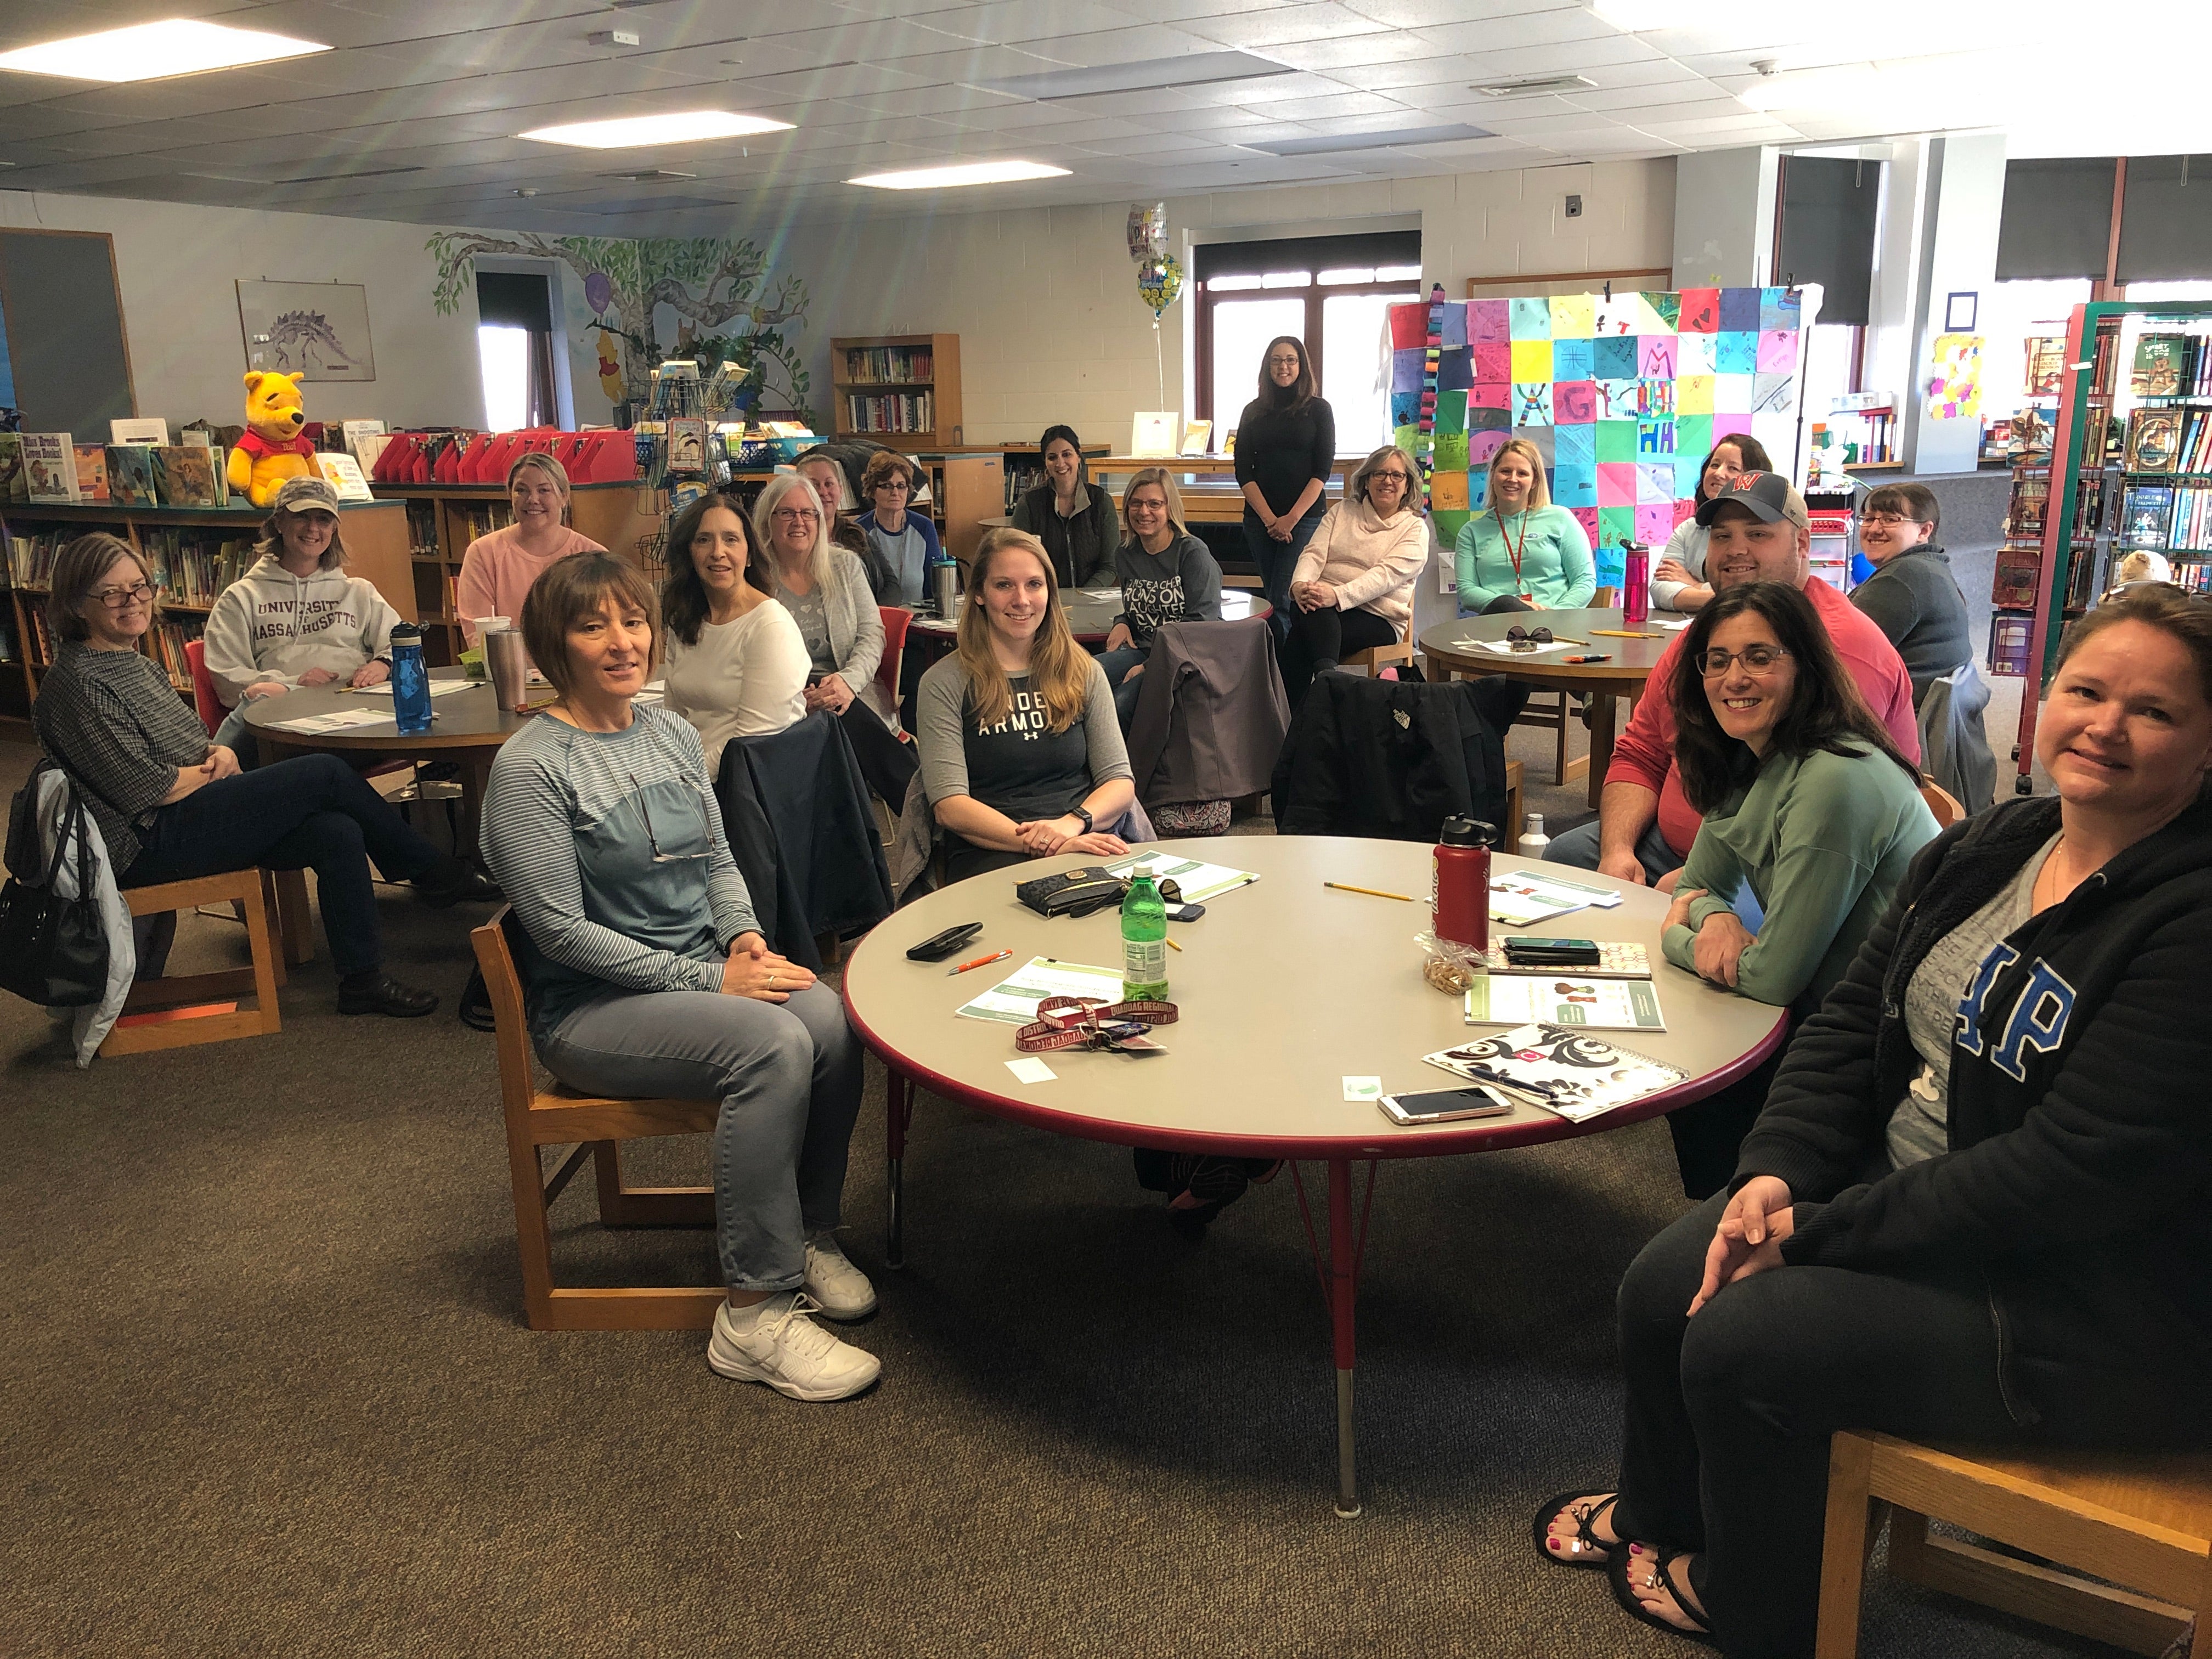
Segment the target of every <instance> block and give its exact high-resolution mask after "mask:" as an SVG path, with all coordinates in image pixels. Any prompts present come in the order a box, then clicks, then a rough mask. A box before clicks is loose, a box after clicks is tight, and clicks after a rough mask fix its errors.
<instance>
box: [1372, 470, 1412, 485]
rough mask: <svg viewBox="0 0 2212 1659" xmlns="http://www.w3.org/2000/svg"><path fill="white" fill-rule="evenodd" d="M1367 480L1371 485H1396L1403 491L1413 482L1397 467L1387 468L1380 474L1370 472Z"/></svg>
mask: <svg viewBox="0 0 2212 1659" xmlns="http://www.w3.org/2000/svg"><path fill="white" fill-rule="evenodd" d="M1367 480H1368V482H1369V483H1370V484H1395V485H1397V486H1398V488H1399V489H1404V488H1405V487H1406V486H1407V484H1409V483H1413V480H1412V479H1411V478H1409V477H1407V476H1406V475H1405V474H1404V473H1403V472H1401V471H1398V469H1397V468H1395V467H1385V468H1383V470H1382V471H1379V472H1370V473H1369V474H1368V475H1367Z"/></svg>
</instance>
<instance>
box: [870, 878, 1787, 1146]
mask: <svg viewBox="0 0 2212 1659" xmlns="http://www.w3.org/2000/svg"><path fill="white" fill-rule="evenodd" d="M1156 845H1157V846H1158V848H1159V850H1162V851H1170V852H1175V853H1178V854H1182V855H1184V856H1187V857H1190V858H1196V859H1202V860H1206V861H1207V862H1209V863H1212V864H1218V865H1228V866H1234V867H1236V868H1238V869H1243V870H1250V871H1255V872H1258V873H1259V874H1260V876H1261V880H1259V881H1258V882H1256V883H1255V884H1251V885H1249V886H1247V887H1243V888H1239V889H1237V890H1233V891H1231V892H1228V893H1225V894H1222V895H1220V896H1218V897H1215V898H1213V899H1211V900H1209V901H1208V902H1206V914H1205V915H1204V916H1202V917H1201V918H1200V919H1199V920H1198V921H1194V922H1190V923H1188V924H1185V923H1178V922H1170V923H1169V924H1168V929H1169V936H1170V938H1172V939H1174V940H1175V941H1176V943H1177V944H1179V945H1182V947H1183V948H1182V951H1170V952H1169V955H1168V978H1169V990H1168V995H1169V998H1170V1000H1172V1001H1174V1002H1175V1003H1176V1005H1177V1006H1178V1008H1179V1009H1180V1011H1181V1019H1180V1022H1179V1023H1178V1024H1174V1025H1170V1026H1163V1027H1161V1028H1160V1029H1159V1030H1158V1032H1157V1033H1156V1035H1157V1036H1158V1039H1159V1041H1160V1042H1162V1043H1163V1044H1164V1045H1165V1046H1166V1048H1167V1049H1168V1051H1169V1052H1168V1053H1167V1054H1164V1055H1156V1056H1153V1057H1151V1058H1148V1059H1136V1058H1131V1057H1128V1056H1125V1055H1120V1054H1100V1053H1093V1052H1091V1051H1089V1050H1086V1049H1082V1048H1063V1049H1059V1050H1056V1051H1054V1052H1052V1053H1049V1054H1043V1055H1041V1056H1039V1058H1041V1059H1042V1060H1044V1062H1045V1063H1046V1065H1048V1066H1049V1067H1051V1069H1052V1071H1053V1072H1054V1074H1055V1079H1056V1080H1054V1081H1052V1082H1048V1083H1037V1084H1025V1083H1022V1082H1019V1081H1018V1080H1017V1079H1016V1078H1015V1077H1014V1075H1013V1073H1012V1072H1010V1071H1009V1070H1008V1069H1007V1065H1006V1062H1007V1061H1009V1060H1017V1059H1019V1058H1021V1057H1022V1056H1021V1055H1020V1054H1019V1052H1018V1050H1017V1049H1016V1048H1015V1046H1014V1031H1015V1028H1014V1027H1013V1026H1012V1025H1006V1024H993V1023H990V1022H987V1021H982V1020H975V1019H964V1018H957V1017H956V1015H955V1013H954V1010H956V1009H957V1008H958V1007H960V1006H962V1005H963V1003H966V1002H967V1001H969V1000H971V999H972V998H974V997H975V995H976V994H978V993H979V992H981V991H984V990H986V989H987V988H989V987H991V986H992V985H994V984H995V983H997V982H998V981H1000V980H1002V979H1005V978H1006V977H1008V976H1009V975H1011V973H1012V970H1014V969H1017V968H1019V967H1020V966H1021V965H1022V964H1023V963H1026V962H1027V961H1029V960H1030V957H1036V956H1049V957H1056V958H1058V959H1059V960H1060V961H1063V962H1071V963H1086V964H1089V965H1091V966H1095V967H1100V968H1114V967H1117V966H1118V965H1119V963H1120V962H1121V924H1120V918H1119V915H1118V913H1117V912H1115V911H1114V910H1111V909H1109V910H1104V911H1101V912H1099V913H1098V914H1097V915H1091V916H1088V917H1085V918H1082V919H1079V920H1077V919H1071V918H1068V917H1060V918H1057V919H1048V918H1046V917H1043V916H1040V915H1036V913H1035V912H1034V911H1031V910H1030V909H1028V908H1025V907H1024V906H1023V905H1022V904H1021V903H1020V902H1018V900H1016V898H1015V897H1014V892H1013V890H1014V884H1015V883H1016V882H1017V881H1021V880H1026V879H1028V878H1030V877H1032V876H1038V875H1044V874H1048V873H1050V872H1054V871H1058V870H1064V869H1072V868H1073V867H1075V866H1078V865H1079V864H1085V863H1097V862H1099V860H1089V859H1073V858H1062V859H1045V860H1035V861H1033V862H1032V863H1030V864H1028V865H1025V866H1021V867H1020V868H1018V869H1016V870H1009V871H1003V872H997V873H994V874H992V875H987V876H978V877H976V878H973V879H971V880H969V881H965V882H962V883H960V884H957V885H955V886H953V887H951V888H948V889H946V890H945V891H943V892H940V893H934V894H932V895H930V896H928V897H927V898H924V899H921V900H920V901H918V902H915V903H913V904H910V905H908V906H907V907H906V908H903V909H902V910H898V911H896V912H895V913H893V915H890V917H889V918H888V919H886V920H885V921H883V922H882V923H881V924H879V925H878V927H876V929H875V930H874V931H873V932H872V933H870V934H869V935H868V936H867V938H866V939H864V940H863V941H861V943H860V946H859V948H858V949H857V950H856V951H854V954H853V957H852V960H851V962H850V963H848V965H847V967H846V969H845V981H844V984H845V1001H846V1006H847V1009H848V1012H850V1013H851V1015H852V1018H853V1022H854V1029H856V1030H858V1031H859V1032H860V1035H861V1036H862V1037H863V1038H864V1039H865V1040H866V1042H868V1044H869V1046H870V1047H871V1048H874V1049H875V1050H876V1052H877V1053H878V1054H881V1055H883V1056H884V1058H885V1059H886V1060H889V1061H891V1062H893V1063H895V1064H896V1065H897V1066H899V1067H900V1069H901V1070H902V1071H903V1072H904V1073H906V1074H907V1075H908V1076H909V1077H911V1078H913V1079H915V1080H916V1081H917V1082H919V1083H920V1084H921V1086H923V1087H925V1088H927V1089H929V1090H931V1091H933V1092H935V1093H938V1094H941V1095H944V1096H945V1097H948V1098H951V1099H953V1100H957V1101H958V1102H961V1103H963V1104H968V1105H972V1106H975V1107H978V1108H980V1109H983V1110H987V1111H990V1112H994V1113H997V1114H999V1115H1002V1116H1006V1117H1012V1118H1015V1119H1018V1120H1020V1121H1026V1122H1031V1123H1035V1124H1036V1125H1038V1126H1040V1127H1046V1128H1049V1129H1053V1130H1054V1131H1056V1132H1058V1133H1065V1134H1072V1135H1077V1136H1080V1137H1083V1138H1085V1139H1095V1140H1106V1141H1112V1142H1115V1143H1117V1144H1121V1145H1128V1146H1137V1145H1143V1146H1172V1147H1180V1148H1182V1149H1185V1150H1207V1151H1213V1152H1227V1153H1237V1154H1241V1155H1243V1156H1249V1157H1299V1158H1408V1157H1424V1156H1429V1155H1432V1154H1437V1153H1448V1152H1477V1151H1480V1150H1483V1149H1485V1148H1489V1147H1498V1146H1528V1145H1532V1144H1534V1143H1537V1142H1541V1141H1547V1140H1557V1139H1565V1138H1567V1137H1569V1136H1572V1135H1577V1134H1588V1133H1596V1132H1598V1131H1600V1130H1603V1129H1607V1128H1612V1127H1617V1126H1619V1125H1621V1124H1624V1123H1631V1122H1635V1121H1640V1120H1641V1119H1644V1118H1647V1117H1650V1116H1654V1115H1657V1114H1659V1113H1661V1112H1664V1111H1667V1110H1668V1109H1672V1108H1673V1107H1674V1106H1680V1105H1686V1104H1687V1103H1690V1102H1692V1101H1693V1100H1698V1099H1701V1098H1703V1097H1705V1095H1707V1094H1710V1093H1711V1092H1712V1091H1714V1090H1715V1089H1717V1088H1718V1087H1720V1086H1721V1085H1723V1084H1724V1083H1727V1082H1729V1081H1731V1080H1732V1079H1735V1077H1737V1076H1740V1075H1741V1074H1742V1073H1745V1072H1747V1071H1748V1070H1750V1069H1751V1068H1752V1067H1753V1066H1755V1065H1757V1064H1758V1063H1759V1061H1760V1060H1764V1059H1765V1057H1766V1055H1767V1054H1768V1053H1769V1052H1771V1048H1772V1047H1773V1045H1774V1044H1775V1043H1776V1042H1779V1041H1780V1040H1781V1036H1782V1032H1783V1029H1784V1010H1782V1009H1779V1008H1772V1007H1769V1006H1765V1004H1763V1003H1757V1002H1753V1001H1751V1000H1748V999H1746V998H1743V997H1740V996H1737V995H1735V994H1734V993H1732V992H1729V991H1723V990H1721V989H1718V988H1717V987H1713V986H1710V985H1707V984H1705V983H1704V982H1703V981H1700V980H1699V979H1698V978H1697V976H1696V975H1692V974H1688V973H1685V972H1684V971H1682V970H1681V969H1678V968H1675V967H1673V966H1671V965H1669V964H1668V963H1666V962H1665V960H1664V959H1663V958H1662V956H1661V954H1660V950H1659V934H1660V923H1661V920H1662V918H1663V917H1664V915H1666V910H1667V903H1668V901H1667V900H1666V898H1665V897H1664V896H1661V895H1659V894H1656V893H1653V892H1651V891H1650V890H1649V889H1646V888H1641V887H1628V888H1626V889H1624V890H1623V892H1622V898H1621V902H1620V904H1619V905H1618V906H1617V907H1614V908H1607V909H1595V908H1594V909H1584V910H1578V911H1576V912H1574V913H1572V914H1571V915H1565V916H1561V917H1559V918H1558V919H1556V920H1555V921H1550V922H1546V923H1543V924H1540V925H1539V926H1537V927H1532V928H1529V929H1527V930H1525V931H1527V932H1530V933H1548V934H1559V935H1565V936H1568V937H1573V938H1591V939H1624V940H1634V941H1637V942H1639V943H1641V944H1642V945H1644V947H1645V949H1646V950H1647V951H1649V952H1650V957H1651V961H1652V963H1654V965H1655V970H1656V981H1655V983H1656V988H1657V991H1658V995H1659V1002H1660V1007H1661V1010H1662V1012H1663V1014H1664V1016H1665V1018H1666V1020H1667V1024H1668V1030H1665V1031H1664V1032H1648V1033H1647V1032H1616V1033H1607V1034H1605V1035H1607V1036H1610V1037H1611V1038H1612V1039H1613V1041H1615V1042H1618V1043H1619V1044H1620V1046H1621V1047H1623V1048H1632V1049H1635V1050H1637V1051H1638V1052H1639V1053H1643V1054H1649V1055H1650V1056H1651V1057H1652V1058H1654V1059H1656V1060H1664V1061H1667V1062H1668V1063H1670V1064H1672V1065H1674V1066H1679V1067H1680V1068H1681V1069H1682V1070H1683V1071H1684V1072H1686V1073H1688V1074H1689V1079H1690V1080H1689V1081H1688V1082H1686V1083H1685V1084H1683V1085H1679V1086H1678V1087H1676V1088H1674V1089H1673V1090H1669V1091H1667V1093H1666V1094H1664V1095H1663V1096H1655V1097H1651V1098H1650V1099H1647V1100H1644V1101H1639V1102H1638V1103H1635V1104H1634V1105H1632V1106H1628V1107H1624V1108H1621V1109H1618V1110H1615V1111H1613V1112H1610V1113H1607V1114H1604V1115H1601V1116H1598V1117H1595V1118H1593V1119H1590V1120H1589V1121H1587V1122H1585V1123H1583V1124H1582V1125H1579V1126H1577V1125H1574V1124H1570V1123H1568V1122H1567V1121H1565V1120H1564V1119H1561V1118H1559V1117H1555V1116H1553V1115H1552V1114H1550V1113H1548V1112H1544V1111H1541V1110H1538V1109H1535V1108H1533V1107H1517V1108H1516V1109H1515V1111H1514V1113H1513V1115H1511V1116H1510V1117H1508V1118H1493V1119H1486V1120H1481V1121H1474V1122H1468V1123H1462V1124H1449V1125H1443V1126H1438V1127H1428V1128H1408V1127H1402V1126H1400V1125H1397V1124H1394V1123H1393V1122H1391V1121H1389V1119H1388V1118H1386V1117H1384V1116H1383V1114H1382V1112H1381V1110H1380V1109H1378V1108H1377V1107H1376V1105H1375V1104H1374V1103H1372V1102H1371V1101H1346V1099H1345V1098H1344V1081H1343V1080H1344V1079H1345V1078H1346V1077H1347V1076H1372V1077H1380V1078H1381V1079H1382V1083H1383V1091H1385V1092H1386V1093H1396V1092H1410V1091H1419V1090H1431V1089H1443V1088H1450V1087H1453V1086H1455V1081H1454V1079H1453V1077H1452V1075H1451V1074H1450V1073H1447V1072H1444V1071H1442V1070H1440V1069H1438V1068H1437V1067H1435V1066H1429V1065H1425V1064H1424V1063H1423V1061H1422V1060H1421V1056H1422V1055H1423V1054H1433V1053H1435V1052H1437V1051H1438V1050H1440V1049H1443V1048H1451V1047H1453V1046H1455V1045H1456V1044H1459V1043H1462V1042H1466V1041H1468V1038H1469V1037H1470V1036H1473V1035H1474V1033H1475V1031H1476V1030H1478V1029H1480V1028H1474V1027H1470V1026H1468V1024H1466V1023H1465V1021H1464V1019H1463V1018H1462V1006H1461V1000H1460V999H1459V998H1457V997H1455V996H1449V995H1446V994H1443V993H1442V992H1439V991H1437V990H1436V989H1434V988H1433V987H1431V986H1430V985H1429V984H1428V983H1427V981H1425V979H1423V977H1422V975H1421V968H1422V963H1423V961H1424V958H1423V956H1422V954H1421V951H1420V950H1419V947H1417V946H1416V945H1414V944H1413V935H1414V934H1416V933H1424V932H1425V931H1427V928H1428V924H1429V907H1428V902H1427V895H1428V893H1429V890H1430V875H1431V848H1429V847H1428V846H1426V845H1425V844H1422V843H1417V842H1386V841H1358V840H1348V839H1341V838H1338V837H1333V836H1218V837H1213V838H1210V839H1206V840H1195V841H1183V842H1161V843H1157V844H1156ZM1527 862H1528V861H1527V860H1521V859H1516V858H1510V857H1504V856H1499V857H1498V858H1497V860H1496V867H1497V868H1498V870H1499V871H1500V872H1503V871H1507V870H1512V869H1516V868H1519V867H1522V866H1523V865H1524V864H1526V863H1527ZM1560 873H1562V874H1569V875H1579V872H1560ZM1583 879H1585V880H1591V881H1595V880H1597V879H1598V878H1590V877H1583ZM1324 881H1346V882H1352V883H1356V884H1360V885H1363V886H1368V887H1379V888H1383V889H1386V890H1390V891H1394V892H1398V893H1405V894H1409V895H1413V896H1415V897H1416V899H1417V901H1418V902H1413V903H1404V902H1399V901H1398V900H1395V899H1387V898H1371V897H1369V896H1366V895H1364V894H1360V893H1346V892H1339V891H1336V890H1332V889H1329V888H1326V887H1324V886H1322V883H1323V882H1324ZM969 921H980V922H981V923H982V924H983V931H982V932H981V933H980V934H979V935H977V936H976V938H975V939H973V940H972V941H970V942H969V944H967V945H963V946H962V948H961V949H960V951H958V952H957V954H956V955H955V956H954V957H953V958H952V963H958V962H964V961H971V960H973V959H974V958H975V957H980V956H983V955H986V954H987V953H988V952H990V951H995V950H999V949H1001V948H1006V949H1011V950H1012V951H1013V955H1012V957H1010V958H1009V959H1007V960H1006V961H1005V962H1002V963H994V965H992V966H991V967H989V968H985V969H976V970H975V971H973V972H971V973H967V974H963V975H958V976H957V977H953V976H950V975H947V973H946V971H945V970H946V969H947V967H949V966H951V963H915V962H909V961H908V960H907V959H906V954H905V953H906V951H907V948H908V946H909V945H915V944H918V943H920V942H921V940H923V939H927V938H928V937H929V936H930V935H931V934H933V933H939V932H941V931H943V930H944V929H945V928H946V927H951V926H953V925H955V924H957V923H962V922H969ZM1504 931H1506V930H1504V928H1502V927H1499V926H1498V924H1496V923H1493V924H1492V935H1493V938H1494V937H1496V936H1497V935H1498V934H1500V933H1504ZM1490 1029H1493V1030H1494V1029H1495V1028H1490Z"/></svg>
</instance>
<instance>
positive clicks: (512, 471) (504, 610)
mask: <svg viewBox="0 0 2212 1659" xmlns="http://www.w3.org/2000/svg"><path fill="white" fill-rule="evenodd" d="M507 500H508V501H511V502H513V506H514V522H513V524H511V525H508V526H505V527H504V528H503V529H499V530H495V531H493V532H491V534H489V536H479V537H477V538H476V540H474V541H472V542H471V543H470V544H469V546H468V551H466V552H465V553H464V554H462V555H461V574H460V580H459V581H458V582H457V583H456V584H455V586H454V595H453V602H454V605H455V606H456V607H457V608H458V609H459V612H460V615H459V622H460V624H461V627H462V629H463V630H464V631H465V633H466V634H467V635H468V641H469V643H470V644H471V645H474V644H475V643H476V642H477V619H478V618H479V617H506V618H507V620H508V621H510V622H512V623H515V625H516V626H518V627H520V625H521V617H522V601H523V600H524V599H526V597H527V596H528V595H529V592H530V589H531V585H532V583H534V582H535V581H537V580H538V577H539V576H540V575H542V574H544V572H545V570H546V568H547V567H548V566H550V565H551V564H552V562H554V561H555V560H556V559H564V558H566V557H568V555H569V554H571V553H604V552H605V551H606V549H605V548H604V547H601V546H600V545H599V544H598V543H597V542H595V541H593V540H592V538H590V537H589V536H580V535H578V534H577V533H576V532H574V530H571V529H570V528H569V527H568V472H567V471H565V470H564V469H563V468H562V465H561V463H560V462H558V461H556V460H555V459H553V458H552V457H551V456H550V455H547V454H544V453H539V452H538V451H534V450H533V451H532V453H529V454H527V455H525V456H523V457H521V458H520V459H518V460H517V461H516V462H515V464H514V465H513V466H511V467H509V468H508V469H507Z"/></svg>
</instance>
